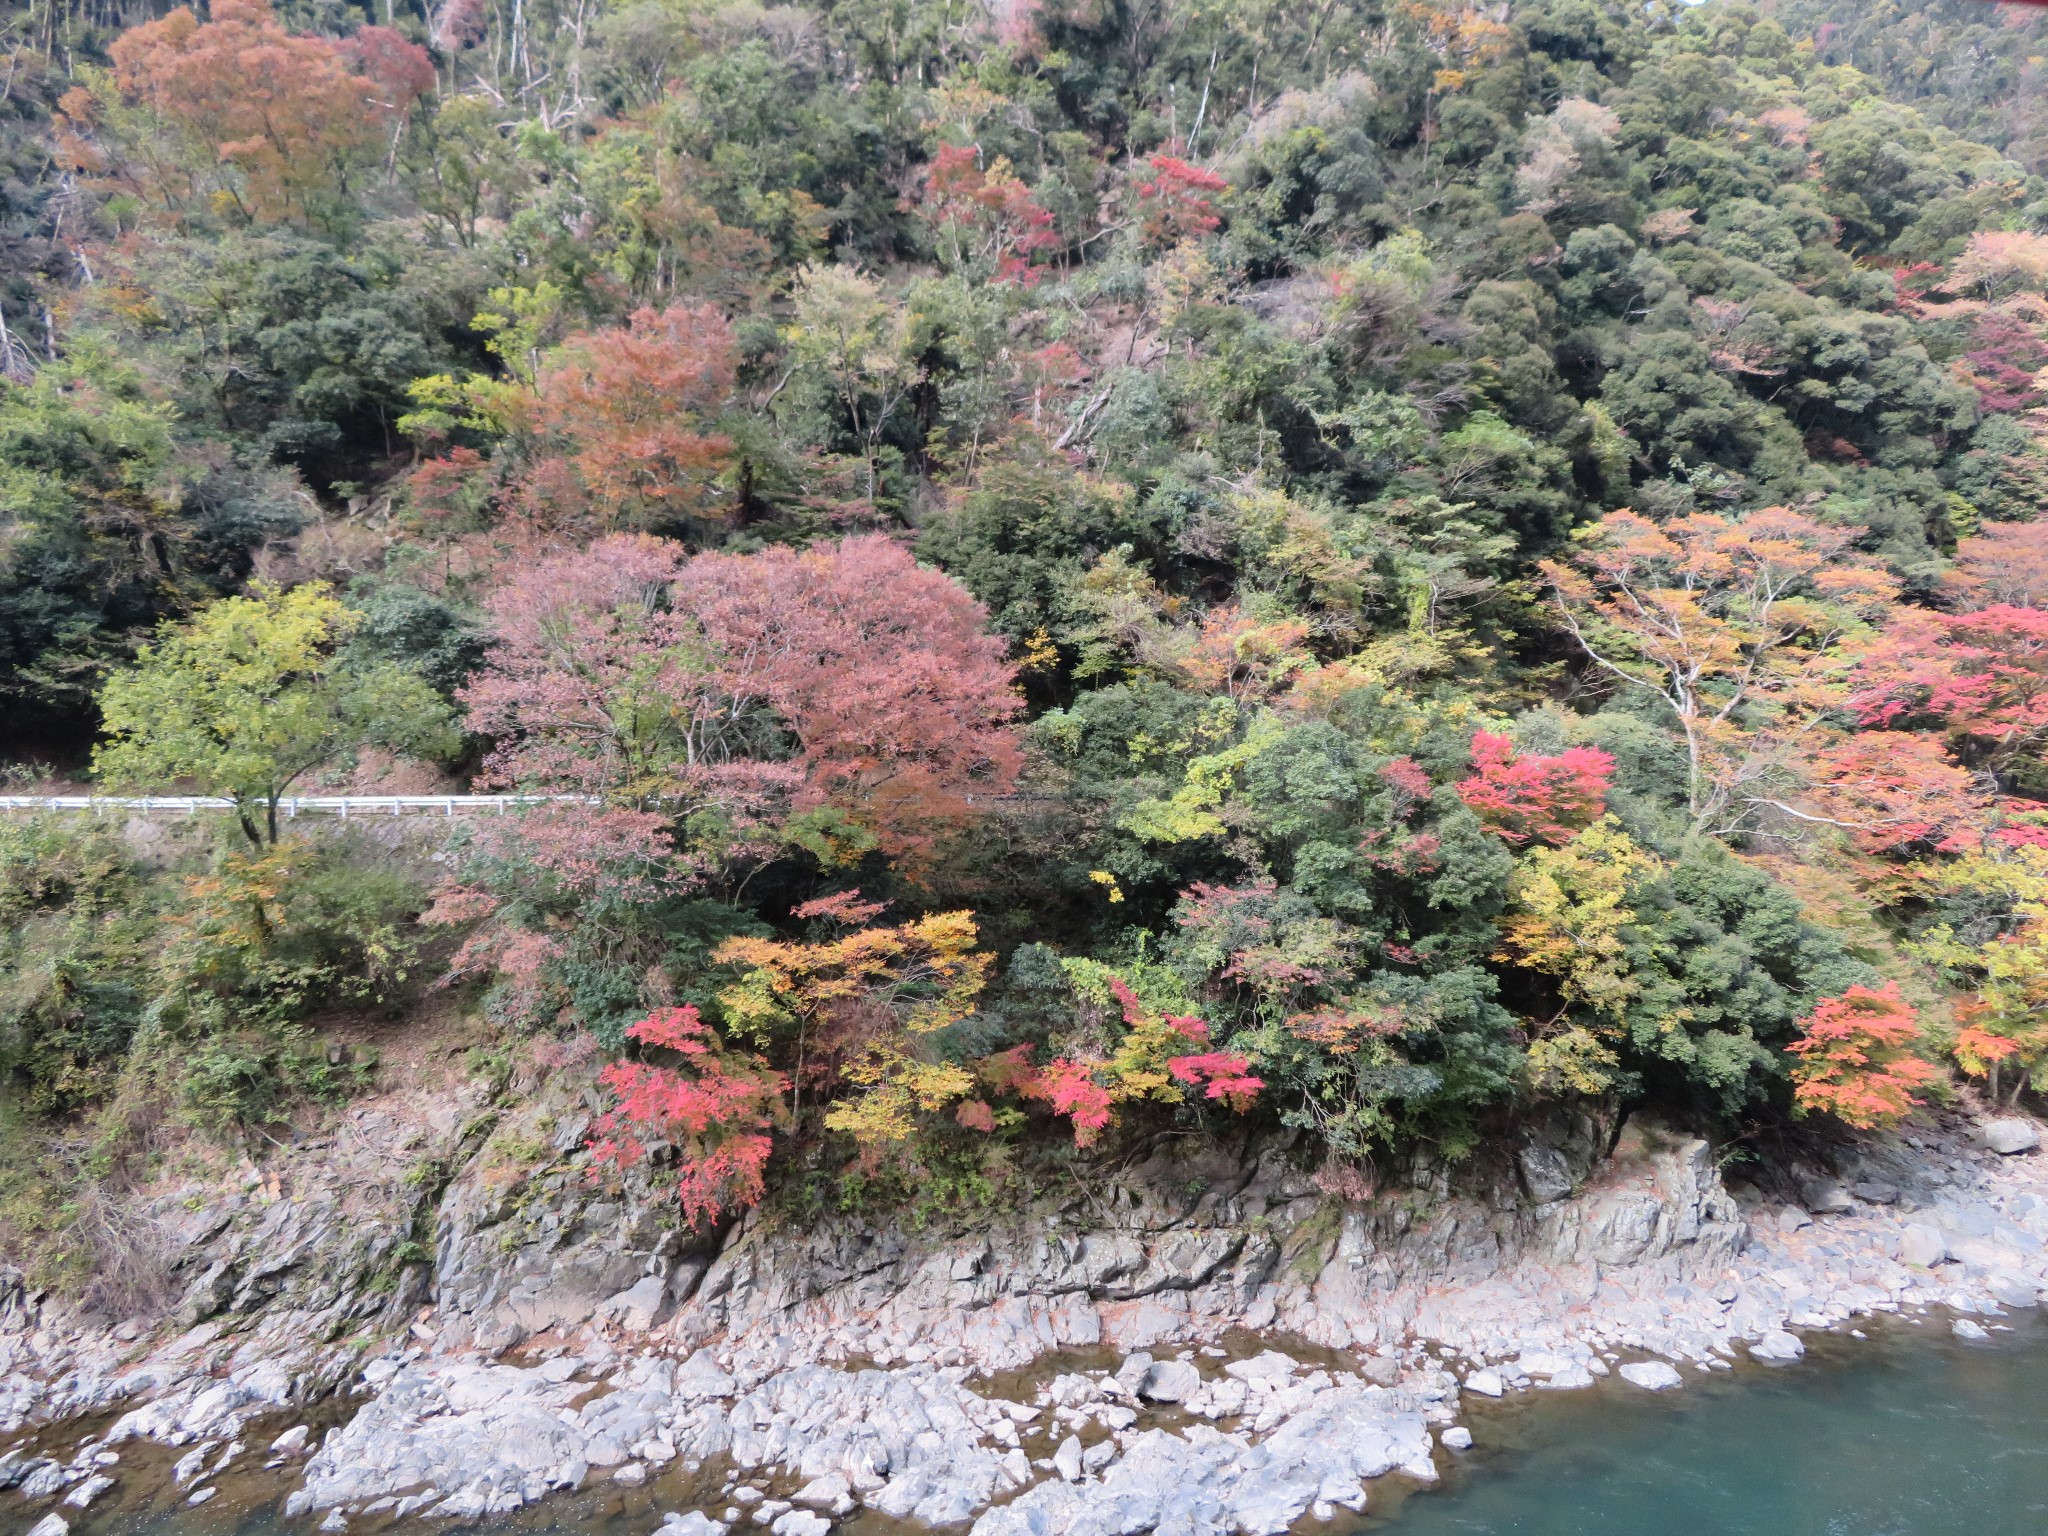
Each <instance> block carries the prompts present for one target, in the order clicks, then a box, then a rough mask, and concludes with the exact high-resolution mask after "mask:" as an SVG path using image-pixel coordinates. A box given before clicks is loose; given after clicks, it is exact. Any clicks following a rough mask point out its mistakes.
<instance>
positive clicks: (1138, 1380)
mask: <svg viewBox="0 0 2048 1536" xmlns="http://www.w3.org/2000/svg"><path fill="white" fill-rule="evenodd" d="M1151 1369H1152V1357H1151V1356H1150V1355H1148V1354H1146V1353H1145V1352H1144V1351H1143V1350H1142V1349H1141V1350H1139V1351H1138V1352H1137V1353H1136V1354H1130V1355H1125V1356H1124V1358H1123V1363H1122V1364H1120V1365H1119V1366H1117V1368H1116V1379H1117V1382H1118V1384H1119V1385H1120V1386H1122V1387H1123V1389H1124V1390H1125V1391H1126V1392H1129V1393H1130V1394H1131V1395H1132V1396H1134V1397H1135V1396H1136V1395H1137V1391H1138V1388H1139V1387H1140V1386H1142V1385H1143V1384H1144V1381H1145V1375H1146V1373H1147V1372H1148V1371H1150V1370H1151Z"/></svg>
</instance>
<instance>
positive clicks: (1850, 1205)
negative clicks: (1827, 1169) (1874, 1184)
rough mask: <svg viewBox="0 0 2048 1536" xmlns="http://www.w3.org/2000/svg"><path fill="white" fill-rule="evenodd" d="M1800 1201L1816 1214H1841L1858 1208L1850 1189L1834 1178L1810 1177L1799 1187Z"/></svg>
mask: <svg viewBox="0 0 2048 1536" xmlns="http://www.w3.org/2000/svg"><path fill="white" fill-rule="evenodd" d="M1799 1201H1800V1204H1802V1205H1804V1206H1805V1207H1806V1208H1807V1209H1808V1210H1809V1211H1811V1212H1813V1214H1814V1215H1816V1216H1839V1215H1841V1214H1842V1213H1843V1212H1844V1211H1853V1210H1855V1209H1856V1202H1855V1201H1854V1200H1851V1199H1850V1198H1849V1191H1848V1190H1846V1189H1844V1188H1842V1186H1841V1185H1840V1184H1837V1183H1836V1182H1835V1181H1834V1180H1833V1179H1809V1180H1807V1182H1806V1183H1804V1184H1802V1185H1801V1186H1800V1187H1799Z"/></svg>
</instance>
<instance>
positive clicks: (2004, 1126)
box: [1977, 1117, 2041, 1157]
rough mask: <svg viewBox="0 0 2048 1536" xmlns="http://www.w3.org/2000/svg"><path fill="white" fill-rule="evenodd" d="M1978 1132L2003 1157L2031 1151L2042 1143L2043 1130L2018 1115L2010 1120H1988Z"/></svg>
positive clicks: (1988, 1145) (1986, 1143) (1985, 1143)
mask: <svg viewBox="0 0 2048 1536" xmlns="http://www.w3.org/2000/svg"><path fill="white" fill-rule="evenodd" d="M1977 1134H1978V1135H1979V1136H1980V1137H1982V1138H1983V1141H1984V1145H1985V1146H1987V1147H1989V1148H1990V1149H1991V1150H1992V1151H1994V1152H1996V1153H1997V1154H1998V1155H1999V1156H2001V1157H2011V1156H2013V1155H2014V1154H2015V1153H2018V1152H2031V1151H2033V1150H2034V1148H2036V1147H2038V1146H2040V1145H2041V1131H2040V1128H2039V1127H2038V1126H2036V1125H2035V1124H2034V1122H2033V1121H2031V1120H2021V1119H2019V1118H2017V1117H2014V1118H2012V1119H2008V1120H1987V1121H1986V1122H1985V1123H1984V1124H1983V1125H1982V1126H1981V1127H1979V1128H1978V1131H1977Z"/></svg>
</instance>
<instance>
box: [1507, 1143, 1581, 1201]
mask: <svg viewBox="0 0 2048 1536" xmlns="http://www.w3.org/2000/svg"><path fill="white" fill-rule="evenodd" d="M1516 1160H1517V1161H1518V1162H1519V1163H1520V1164H1521V1168H1522V1187H1523V1188H1524V1189H1526V1190H1527V1191H1528V1192H1529V1198H1530V1200H1531V1201H1533V1202H1534V1203H1535V1204H1537V1205H1555V1204H1556V1203H1557V1202H1558V1201H1560V1200H1562V1199H1564V1198H1565V1196H1567V1195H1569V1194H1570V1193H1571V1192H1572V1169H1571V1164H1570V1163H1567V1162H1566V1161H1565V1158H1564V1154H1563V1153H1562V1152H1560V1151H1558V1150H1557V1149H1556V1148H1554V1147H1524V1148H1522V1150H1521V1152H1520V1153H1519V1154H1517V1159H1516Z"/></svg>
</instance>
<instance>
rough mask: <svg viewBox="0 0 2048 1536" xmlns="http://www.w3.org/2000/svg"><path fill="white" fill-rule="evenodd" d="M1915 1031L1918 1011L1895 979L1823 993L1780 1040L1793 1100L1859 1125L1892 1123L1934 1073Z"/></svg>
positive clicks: (1914, 1101)
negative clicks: (1788, 1056)
mask: <svg viewBox="0 0 2048 1536" xmlns="http://www.w3.org/2000/svg"><path fill="white" fill-rule="evenodd" d="M1919 1039H1920V1020H1919V1016H1918V1014H1916V1013H1915V1012H1914V1011H1913V1005H1912V1004H1910V1003H1908V1002H1907V1001H1906V1000H1905V998H1903V997H1901V996H1900V995H1899V987H1898V983H1897V982H1890V981H1888V982H1886V983H1885V984H1884V985H1883V986H1882V987H1878V988H1875V989H1873V988H1870V987H1862V986H1856V987H1851V988H1849V990H1848V991H1846V992H1844V993H1843V994H1842V995H1841V996H1840V997H1830V998H1826V999H1824V1000H1822V1002H1820V1003H1819V1004H1818V1005H1817V1006H1816V1007H1815V1008H1814V1010H1813V1012H1811V1013H1809V1014H1808V1015H1807V1016H1806V1017H1805V1018H1803V1019H1801V1020H1800V1021H1799V1038H1798V1039H1797V1040H1794V1041H1793V1042H1792V1043H1791V1044H1790V1045H1789V1046H1787V1047H1786V1049H1787V1050H1789V1051H1791V1052H1792V1054H1793V1055H1794V1056H1795V1057H1796V1058H1797V1060H1796V1061H1795V1062H1794V1064H1793V1067H1792V1082H1793V1090H1792V1097H1793V1102H1794V1103H1796V1104H1797V1105H1798V1106H1799V1107H1800V1108H1801V1109H1803V1110H1819V1111H1822V1112H1824V1113H1826V1114H1830V1115H1833V1116H1834V1117H1835V1118H1836V1119H1837V1120H1840V1121H1842V1122H1843V1123H1844V1124H1845V1125H1853V1126H1855V1127H1856V1128H1857V1129H1859V1130H1866V1131H1867V1130H1874V1129H1876V1128H1877V1127H1879V1126H1886V1125H1895V1124H1897V1123H1898V1122H1899V1121H1901V1120H1903V1119H1905V1118H1906V1116H1907V1115H1910V1114H1911V1113H1912V1112H1913V1111H1914V1110H1915V1109H1917V1108H1918V1107H1919V1106H1920V1104H1921V1102H1922V1101H1921V1100H1920V1099H1917V1098H1915V1097H1914V1091H1915V1090H1916V1089H1920V1088H1924V1087H1926V1086H1927V1085H1928V1084H1929V1083H1931V1082H1933V1081H1935V1080H1936V1079H1937V1078H1938V1077H1940V1075H1941V1073H1940V1072H1939V1070H1938V1069H1936V1068H1935V1066H1934V1065H1933V1064H1932V1063H1931V1062H1928V1061H1924V1060H1922V1059H1921V1058H1920V1057H1919V1056H1918V1055H1916V1054H1915V1053H1914V1050H1913V1047H1914V1046H1915V1044H1917V1043H1918V1041H1919Z"/></svg>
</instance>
